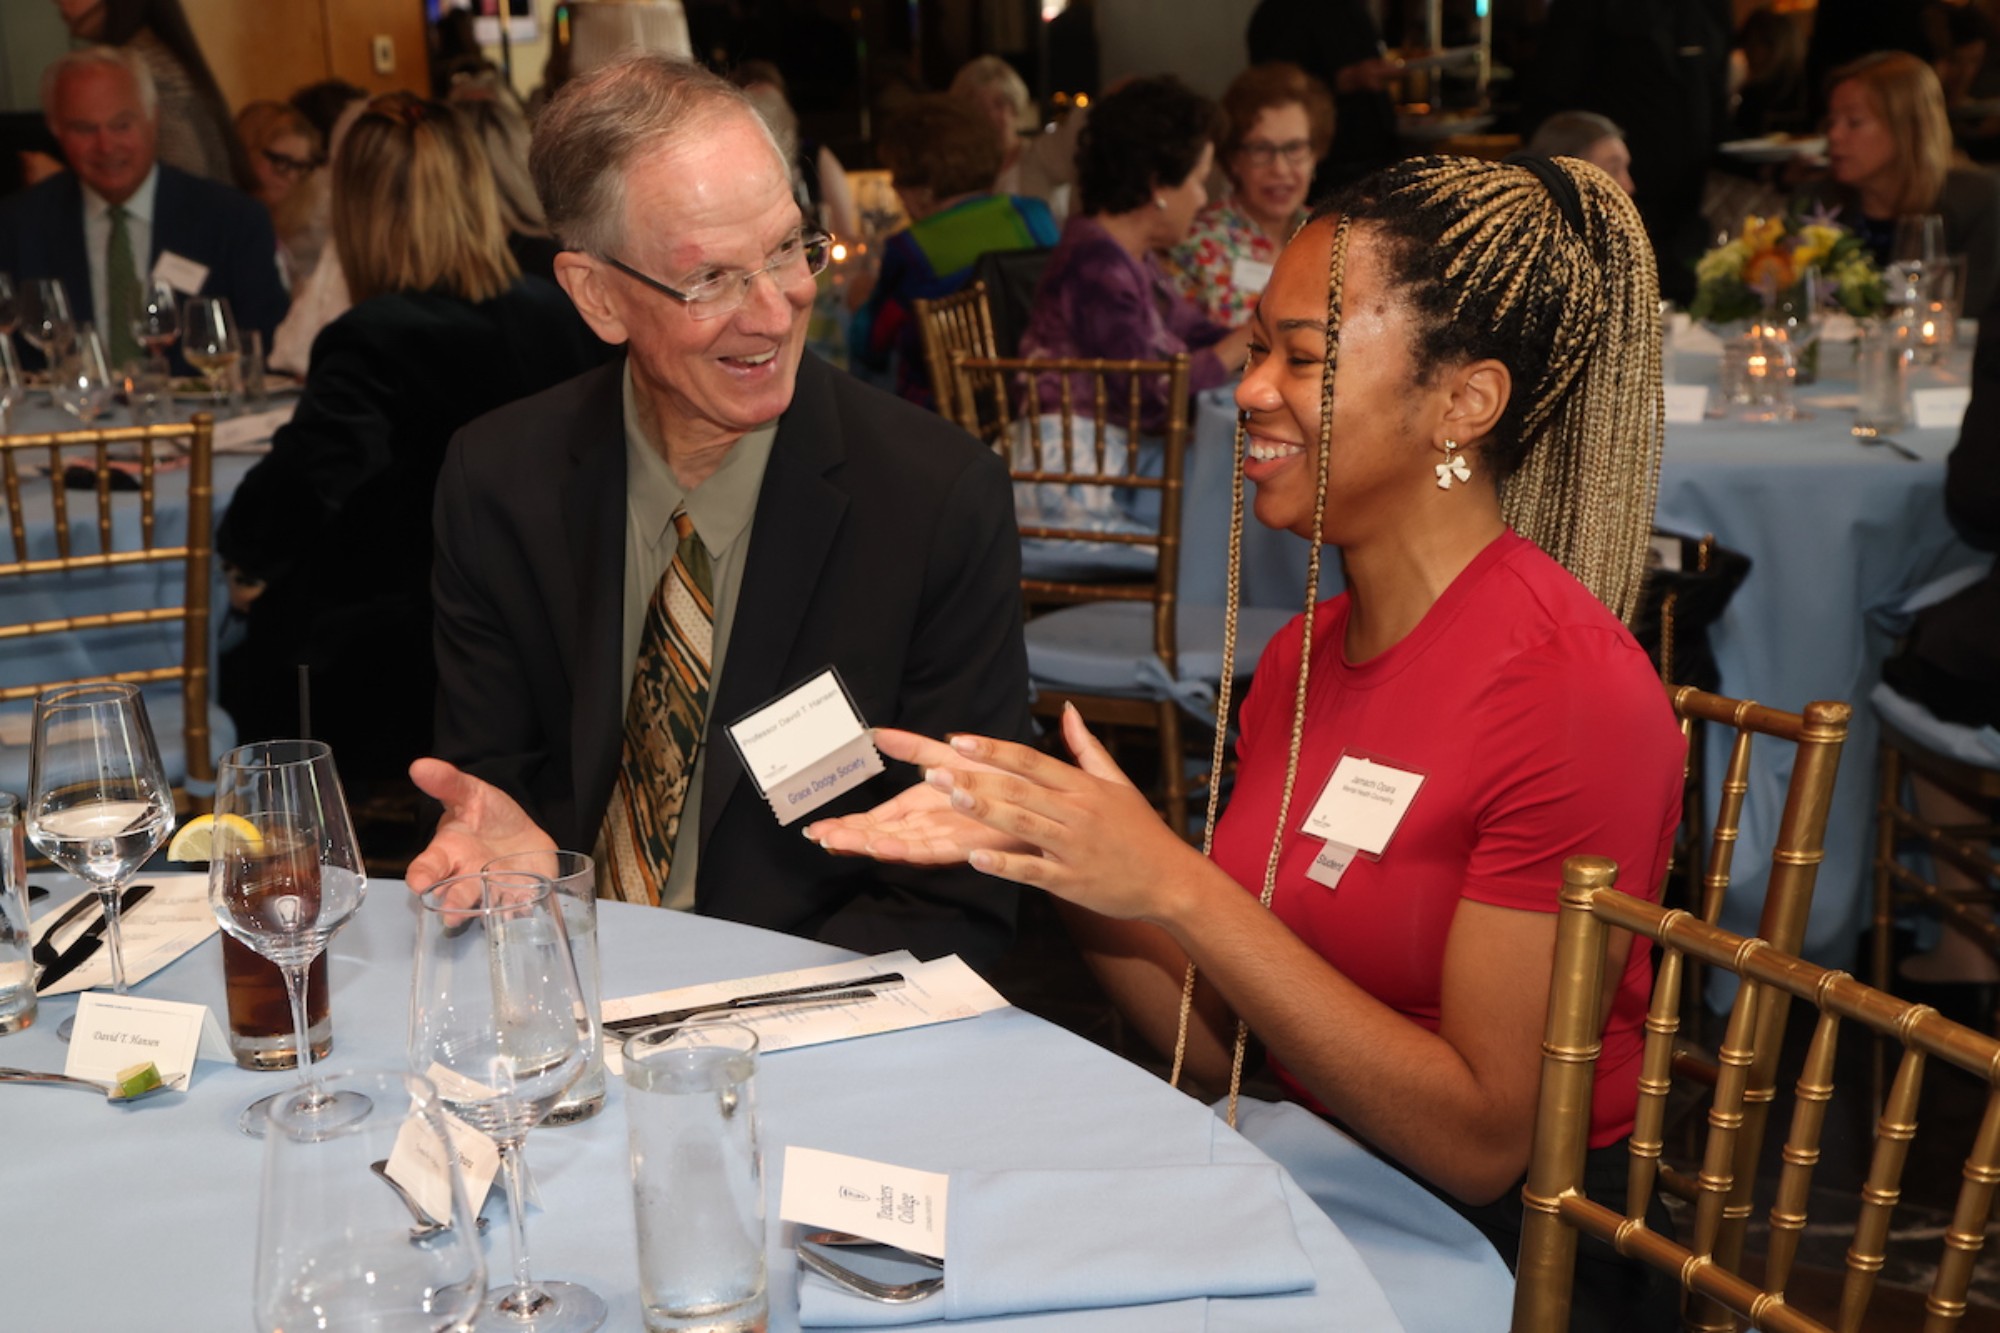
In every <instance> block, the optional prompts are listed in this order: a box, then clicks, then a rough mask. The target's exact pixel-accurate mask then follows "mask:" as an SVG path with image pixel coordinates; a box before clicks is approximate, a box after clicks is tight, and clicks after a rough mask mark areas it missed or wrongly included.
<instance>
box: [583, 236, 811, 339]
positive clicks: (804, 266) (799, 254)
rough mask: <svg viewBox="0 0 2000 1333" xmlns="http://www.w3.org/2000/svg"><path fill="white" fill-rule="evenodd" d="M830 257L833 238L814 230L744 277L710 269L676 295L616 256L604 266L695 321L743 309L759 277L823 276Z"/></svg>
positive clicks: (789, 242)
mask: <svg viewBox="0 0 2000 1333" xmlns="http://www.w3.org/2000/svg"><path fill="white" fill-rule="evenodd" d="M832 255H833V237H831V236H829V235H827V234H826V233H825V232H823V231H820V230H818V229H817V228H814V229H812V230H809V231H798V232H794V233H793V234H792V236H791V238H790V239H789V240H787V241H786V242H785V243H784V244H783V245H781V246H779V247H778V248H777V249H776V250H773V251H772V252H771V253H770V255H769V256H768V257H766V258H765V260H764V266H763V267H762V268H753V269H751V270H750V271H749V272H747V273H746V272H744V271H742V270H741V269H720V270H716V269H711V270H709V271H708V272H707V273H705V274H703V275H702V276H701V277H700V278H698V279H696V280H695V281H694V282H692V283H690V284H689V285H688V288H687V290H686V291H677V290H675V289H674V288H672V287H669V286H667V284H666V283H664V282H661V281H660V280H659V279H658V278H653V277H648V276H647V275H646V274H644V273H641V272H640V271H639V270H638V269H636V268H633V267H632V266H631V265H630V264H628V263H626V262H625V261H624V260H622V259H619V258H617V257H615V256H612V255H606V256H605V257H604V262H605V263H607V264H609V265H611V267H613V268H615V269H617V270H618V271H619V272H620V273H623V274H625V275H626V276H627V277H631V278H636V279H638V280H639V281H640V282H643V283H645V284H646V285H647V286H648V287H651V288H652V289H653V290H654V291H656V292H661V293H663V294H665V295H667V296H671V297H673V298H674V299H675V300H676V301H679V302H680V303H681V304H683V305H685V306H686V307H687V311H688V314H690V315H692V316H693V317H694V318H696V319H720V318H721V317H722V316H724V315H729V314H734V313H735V312H736V311H737V310H740V309H741V308H742V307H743V303H744V302H745V301H746V300H748V299H749V298H750V284H751V283H753V282H755V281H756V280H757V275H758V274H760V273H768V274H770V275H771V277H772V279H773V280H774V281H778V280H783V279H786V278H795V277H797V276H798V275H799V274H800V273H805V274H808V275H810V276H815V277H816V276H818V275H819V274H821V273H824V272H826V266H827V264H828V262H829V261H830V260H831V258H832Z"/></svg>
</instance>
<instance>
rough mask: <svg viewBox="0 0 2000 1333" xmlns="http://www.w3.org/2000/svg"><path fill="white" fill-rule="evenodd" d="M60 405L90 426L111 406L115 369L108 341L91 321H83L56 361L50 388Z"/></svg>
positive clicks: (57, 403)
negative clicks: (108, 357)
mask: <svg viewBox="0 0 2000 1333" xmlns="http://www.w3.org/2000/svg"><path fill="white" fill-rule="evenodd" d="M49 391H50V392H51V393H52V394H54V395H55V400H56V405H57V406H58V407H60V408H62V410H63V411H65V412H67V413H69V414H70V415H71V416H73V417H75V418H76V419H77V420H78V421H79V422H81V423H83V424H84V425H86V426H88V425H89V424H90V423H91V422H93V421H95V420H97V419H98V418H99V417H101V416H103V415H104V409H106V408H107V407H109V406H111V394H112V384H111V369H110V367H109V366H108V365H107V364H106V362H105V359H104V342H103V340H102V339H100V338H99V337H98V336H97V330H96V329H94V328H92V327H91V326H90V325H89V324H87V323H86V324H79V325H77V326H76V331H75V333H74V334H73V335H72V336H71V337H70V340H69V345H68V347H66V348H65V349H64V350H63V353H62V356H61V358H60V359H59V360H58V361H57V362H56V364H55V368H54V371H53V373H52V376H51V379H50V390H49Z"/></svg>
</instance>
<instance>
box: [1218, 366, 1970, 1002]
mask: <svg viewBox="0 0 2000 1333" xmlns="http://www.w3.org/2000/svg"><path fill="white" fill-rule="evenodd" d="M1970 345H1971V343H1970V337H1969V336H1968V338H1967V340H1966V343H1965V348H1967V349H1969V348H1970ZM1843 358H1848V354H1847V352H1846V349H1844V348H1837V347H1836V348H1829V349H1827V352H1826V354H1825V357H1824V361H1825V370H1826V376H1827V378H1826V382H1825V383H1824V384H1822V385H1819V386H1814V387H1811V388H1808V389H1805V390H1802V391H1801V393H1800V398H1801V401H1802V402H1803V403H1804V405H1805V407H1806V410H1807V411H1808V412H1810V413H1811V419H1810V420H1801V421H1793V422H1783V423H1762V422H1741V421H1720V420H1719V421H1708V422H1704V423H1703V424H1701V425H1669V426H1668V427H1667V440H1666V456H1665V460H1664V462H1663V464H1662V467H1661V470H1660V498H1659V507H1658V510H1657V518H1656V523H1657V525H1658V526H1659V527H1662V528H1666V529H1670V530H1673V531H1677V532H1683V533H1688V534H1691V535H1695V536H1700V535H1702V534H1705V533H1713V534H1714V535H1715V537H1716V539H1717V540H1719V541H1720V542H1722V543H1723V544H1724V545H1726V546H1729V547H1731V548H1733V549H1735V550H1738V551H1742V552H1743V553H1744V554H1746V555H1748V556H1749V557H1750V559H1751V561H1752V568H1751V572H1750V576H1749V578H1748V579H1746V580H1745V581H1744V584H1743V586H1742V588H1741V589H1739V590H1738V591H1737V594H1736V596H1735V598H1734V600H1733V601H1731V603H1730V605H1729V609H1728V612H1727V614H1726V615H1725V616H1724V617H1723V619H1722V621H1721V623H1720V624H1719V625H1718V626H1716V629H1715V633H1714V646H1715V655H1716V661H1717V663H1718V665H1719V666H1720V668H1721V672H1722V691H1723V693H1725V694H1729V695H1733V696H1736V697H1739V698H1749V699H1755V700H1758V701H1759V702H1761V703H1765V704H1769V705H1771V706H1773V707H1777V708H1787V709H1794V710H1796V709H1798V708H1800V707H1802V706H1803V705H1805V704H1806V703H1808V702H1810V701H1811V700H1814V699H1835V700H1843V701H1845V702H1847V703H1850V704H1852V705H1854V710H1855V711H1854V722H1853V724H1852V726H1851V727H1850V729H1849V731H1848V739H1847V749H1846V751H1845V754H1844V756H1843V758H1842V761H1841V766H1840V778H1839V783H1838V786H1837V787H1836V789H1835V793H1834V805H1833V811H1832V815H1831V817H1830V821H1829V826H1828V830H1827V845H1826V860H1825V863H1824V864H1823V865H1822V866H1821V868H1820V875H1819V884H1818V888H1817V891H1816V892H1815V895H1814V899H1813V909H1812V917H1811V920H1810V922H1809V924H1808V927H1807V932H1806V944H1805V948H1806V952H1807V953H1808V954H1809V955H1811V956H1812V957H1813V958H1814V959H1815V960H1816V961H1819V962H1821V963H1823V964H1825V965H1827V966H1847V965H1849V964H1851V963H1852V962H1853V960H1854V954H1855V946H1856V942H1857V938H1858V936H1859V933H1860V932H1861V930H1862V929H1864V928H1865V926H1866V918H1867V915H1868V912H1869V902H1870V898H1869V893H1868V883H1869V878H1868V876H1869V861H1870V858H1871V857H1872V855H1873V846H1874V842H1873V837H1874V828H1873V823H1872V818H1871V814H1872V810H1873V806H1874V792H1875V776H1874V768H1875V741H1876V734H1877V728H1876V725H1875V717H1874V713H1873V711H1872V710H1871V709H1870V708H1869V706H1868V691H1869V690H1870V689H1871V688H1873V686H1874V684H1875V682H1876V681H1877V680H1878V679H1880V675H1881V666H1882V660H1883V658H1884V657H1886V656H1887V655H1888V652H1889V650H1890V648H1891V647H1892V646H1893V638H1892V632H1891V630H1890V629H1889V628H1887V627H1886V626H1885V622H1884V619H1883V617H1884V615H1885V613H1886V612H1887V611H1888V609H1889V608H1892V607H1894V606H1896V605H1897V604H1898V603H1900V602H1901V601H1902V599H1903V597H1904V596H1905V595H1907V594H1908V593H1909V592H1911V591H1912V590H1914V589H1915V588H1917V587H1918V586H1920V585H1921V584H1923V583H1925V582H1927V581H1928V580H1929V579H1931V578H1933V577H1935V576H1936V575H1938V574H1940V573H1943V572H1945V571H1946V570H1949V569H1951V568H1954V567H1956V566H1958V565H1962V564H1966V563H1970V562H1973V561H1978V560H1983V559H1984V558H1985V557H1982V556H1979V555H1978V554H1977V553H1976V552H1974V551H1972V550H1971V549H1970V548H1969V547H1966V546H1965V545H1963V544H1962V543H1960V542H1959V541H1958V540H1957V539H1956V537H1955V536H1954V535H1953V533H1952V531H1951V528H1950V527H1949V525H1947V524H1946V522H1945V519H1944V500H1943V492H1944V458H1945V455H1946V454H1948V453H1949V452H1950V451H1951V447H1952V445H1953V443H1954V442H1955V441H1956V439H1957V434H1958V433H1957V431H1956V430H1916V429H1911V430H1909V431H1907V432H1904V433H1903V434H1901V435H1899V436H1898V437H1897V438H1898V439H1899V440H1900V441H1901V442H1903V443H1905V444H1907V445H1908V446H1909V447H1910V448H1912V449H1914V450H1915V451H1916V452H1918V453H1919V454H1921V455H1922V456H1923V461H1921V462H1912V461H1910V460H1908V459H1906V458H1903V457H1902V456H1900V455H1898V454H1896V453H1894V452H1892V451H1890V450H1888V449H1886V448H1882V447H1879V446H1876V447H1868V446H1864V445H1862V444H1860V443H1858V442H1857V441H1856V440H1855V439H1854V438H1853V437H1852V436H1851V435H1850V434H1849V432H1848V424H1849V421H1850V419H1851V416H1852V403H1853V395H1854V383H1853V380H1852V379H1851V377H1850V375H1851V371H1850V369H1849V361H1850V360H1851V358H1848V359H1843ZM1676 369H1677V370H1678V371H1679V373H1680V376H1681V377H1682V379H1683V380H1684V382H1687V383H1703V382H1706V383H1712V382H1713V381H1714V379H1715V361H1714V359H1713V358H1712V357H1701V356H1698V355H1694V354H1684V355H1682V356H1681V357H1679V358H1678V363H1677V366H1676ZM1966 376H1967V351H1965V350H1961V351H1960V352H1959V354H1958V355H1957V356H1956V357H1955V358H1954V359H1953V361H1952V362H1951V364H1950V365H1948V366H1947V367H1943V368H1937V369H1931V368H1923V369H1920V370H1918V371H1916V372H1915V373H1913V376H1912V385H1913V387H1918V388H1926V387H1946V386H1949V385H1952V384H1954V383H1956V384H1964V383H1966ZM1229 395H1230V391H1229V390H1226V389H1217V390H1213V391H1211V392H1209V393H1206V394H1203V395H1201V396H1200V398H1199V399H1198V400H1197V403H1196V410H1195V419H1194V428H1193V443H1192V449H1191V454H1190V458H1189V463H1188V477H1189V484H1188V508H1187V517H1186V520H1185V522H1186V528H1185V531H1186V533H1187V543H1186V544H1187V552H1188V553H1187V556H1186V557H1185V559H1184V564H1183V569H1184V571H1186V572H1184V574H1183V577H1182V589H1183V596H1184V598H1186V599H1187V600H1188V601H1190V602H1191V603H1198V602H1205V601H1219V600H1220V599H1221V595H1222V588H1223V586H1224V575H1223V568H1224V567H1223V565H1222V552H1224V551H1225V550H1226V543H1227V536H1228V530H1229V473H1230V449H1231V443H1232V440H1233V436H1234V429H1235V404H1234V402H1233V401H1232V400H1231V398H1230V396H1229ZM1243 548H1244V549H1243V588H1244V599H1243V600H1244V603H1245V604H1246V605H1252V606H1282V607H1291V608H1297V607H1299V606H1301V605H1302V603H1303V599H1304V588H1305V561H1306V549H1307V543H1306V542H1305V541H1304V540H1302V539H1301V538H1298V537H1295V536H1293V535H1291V534H1290V533H1275V532H1272V531H1270V530H1269V529H1267V528H1264V527H1262V526H1261V525H1259V524H1258V523H1257V522H1256V521H1255V519H1254V517H1253V518H1250V519H1248V520H1246V522H1245V525H1244V542H1243ZM1335 554H1336V553H1334V552H1331V551H1329V552H1328V555H1329V557H1332V556H1334V555H1335ZM1324 569H1325V571H1326V572H1324V573H1323V574H1322V592H1321V596H1322V597H1327V596H1331V595H1332V594H1333V592H1336V591H1338V590H1339V588H1340V586H1341V584H1340V582H1339V578H1338V563H1337V560H1334V559H1331V558H1330V559H1329V560H1327V561H1326V562H1325V563H1324ZM1191 580H1193V581H1194V582H1192V583H1191ZM1711 730H1712V731H1715V729H1711ZM1727 745H1728V741H1727V738H1726V737H1725V736H1724V735H1722V734H1721V733H1720V732H1719V731H1715V734H1712V735H1711V736H1710V738H1709V751H1708V760H1709V763H1708V773H1709V776H1710V779H1711V784H1713V783H1717V782H1719V781H1720V775H1721V773H1722V771H1723V768H1724V765H1725V763H1726V759H1727ZM1783 751H1784V747H1782V746H1777V745H1767V746H1764V747H1762V748H1761V749H1759V750H1756V751H1753V754H1754V755H1755V759H1754V762H1753V770H1752V775H1751V785H1750V792H1749V796H1748V799H1747V800H1746V801H1745V803H1744V812H1743V828H1742V841H1741V842H1740V844H1739V848H1738V852H1737V855H1736V862H1735V866H1736V869H1735V874H1734V877H1733V881H1732V883H1731V886H1730V891H1729V895H1728V898H1727V900H1726V902H1725V904H1724V908H1723V921H1722V924H1723V925H1725V926H1727V927H1728V928H1730V929H1731V930H1736V931H1742V932H1754V930H1755V927H1756V924H1757V918H1758V915H1759V912H1760V910H1761V907H1762V903H1763V896H1764V885H1765V881H1766V879H1767V878H1768V869H1769V862H1770V852H1771V847H1772V844H1773V842H1774V840H1775V838H1776V836H1777V826H1778V819H1779V816H1780V815H1781V814H1782V813H1783V811H1784V802H1785V784H1786V783H1787V782H1788V781H1789V780H1790V777H1791V761H1790V755H1789V753H1784V752H1783ZM1716 796H1717V793H1716V791H1715V790H1713V789H1712V790H1711V791H1710V793H1709V797H1708V799H1709V809H1710V810H1713V809H1714V808H1715V801H1716Z"/></svg>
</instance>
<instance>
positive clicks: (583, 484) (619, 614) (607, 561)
mask: <svg viewBox="0 0 2000 1333" xmlns="http://www.w3.org/2000/svg"><path fill="white" fill-rule="evenodd" d="M624 370H625V361H624V358H623V357H620V358H618V359H617V360H615V361H613V362H612V363H611V364H610V365H607V366H605V367H604V368H603V369H601V370H599V371H597V372H596V373H597V375H598V377H599V383H598V384H597V386H596V387H595V389H594V390H593V392H592V393H591V395H590V398H589V401H588V403H587V405H586V406H585V407H584V409H583V410H582V411H581V412H579V413H578V415H577V418H576V424H575V429H574V430H573V431H571V432H570V434H569V441H568V449H569V462H570V467H569V472H568V473H567V475H566V476H565V478H564V481H563V491H562V502H561V503H562V524H563V532H564V534H565V537H566V541H565V546H566V549H567V551H568V555H569V562H570V569H571V572H572V575H573V582H572V583H571V585H570V586H571V587H572V589H573V590H574V596H573V597H572V599H571V601H570V602H569V603H568V604H567V605H566V606H560V607H553V608H551V617H550V620H551V623H552V624H553V626H554V627H555V631H556V641H557V642H556V646H557V651H558V653H559V654H560V655H561V657H562V662H563V669H564V671H565V673H566V674H567V675H568V677H569V680H570V688H571V703H570V710H571V712H570V765H571V768H570V772H571V774H572V775H573V776H572V781H573V782H574V783H575V784H576V787H577V793H576V795H577V809H579V810H602V809H603V808H604V804H605V802H607V801H608V800H610V798H611V786H612V784H613V783H615V782H616V781H617V778H618V754H619V749H620V746H621V745H622V744H623V739H624V717H625V700H624V699H623V698H622V697H621V696H620V693H619V680H620V679H621V677H622V675H623V670H624V668H623V663H621V662H620V661H619V658H620V657H621V656H622V654H623V652H624V646H625V412H624V403H623V385H624ZM582 832H583V834H584V836H585V837H586V838H589V837H594V836H595V835H596V832H597V831H596V830H595V829H594V828H593V829H586V830H583V831H582Z"/></svg>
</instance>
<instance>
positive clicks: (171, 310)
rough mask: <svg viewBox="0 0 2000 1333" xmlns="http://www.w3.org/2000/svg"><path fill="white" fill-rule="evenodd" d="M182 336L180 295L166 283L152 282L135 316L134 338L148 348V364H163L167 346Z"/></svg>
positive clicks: (164, 363)
mask: <svg viewBox="0 0 2000 1333" xmlns="http://www.w3.org/2000/svg"><path fill="white" fill-rule="evenodd" d="M180 336H181V305H180V296H179V295H178V294H177V293H176V292H175V291H174V289H173V288H172V287H169V286H168V285H167V284H166V283H164V282H156V283H153V284H152V286H151V287H149V288H148V289H147V291H146V297H145V299H144V300H143V301H141V302H140V304H139V313H138V314H137V315H135V316H133V318H132V338H133V340H134V341H135V342H137V343H138V344H139V345H140V346H142V347H144V348H145V349H146V353H147V361H148V363H149V364H151V363H158V365H160V366H161V367H164V366H165V365H166V362H167V349H168V348H169V347H172V346H173V345H174V342H175V341H176V340H177V339H178V338H179V337H180Z"/></svg>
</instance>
